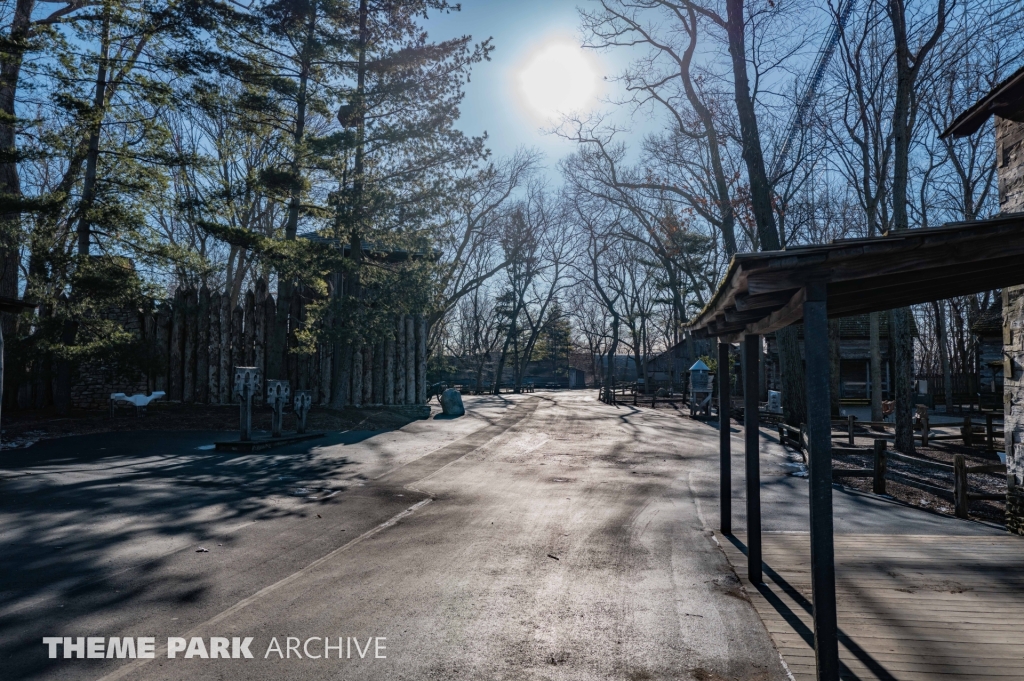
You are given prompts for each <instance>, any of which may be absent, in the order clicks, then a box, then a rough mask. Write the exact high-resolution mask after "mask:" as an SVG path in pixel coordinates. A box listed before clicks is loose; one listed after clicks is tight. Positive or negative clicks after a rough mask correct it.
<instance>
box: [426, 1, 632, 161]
mask: <svg viewBox="0 0 1024 681" xmlns="http://www.w3.org/2000/svg"><path fill="white" fill-rule="evenodd" d="M579 4H580V3H579V1H578V0H466V1H464V2H463V5H462V11H461V12H458V13H454V14H452V15H449V16H440V17H432V18H430V19H429V20H428V21H427V22H426V23H425V27H426V29H427V31H428V32H429V34H430V36H431V38H432V39H435V40H439V39H445V38H450V37H455V36H459V35H465V34H469V35H471V36H473V40H474V42H478V41H480V40H483V39H486V38H488V37H491V38H493V43H494V46H495V50H494V52H493V54H492V57H491V61H490V62H485V63H483V64H479V65H477V66H476V67H475V68H474V70H473V75H472V81H471V82H470V83H469V85H468V86H467V88H466V99H465V101H464V104H463V107H462V125H461V127H462V129H463V130H464V131H465V132H467V133H469V134H480V133H482V132H484V131H487V133H488V135H489V140H488V146H489V147H490V148H491V150H492V151H494V153H495V155H497V156H505V155H508V154H511V153H512V152H513V151H515V149H516V148H517V147H519V146H527V147H535V148H537V149H540V150H541V151H542V152H544V154H545V155H546V157H547V162H548V164H549V166H553V165H554V164H555V162H556V161H557V160H558V159H559V158H560V157H562V156H564V155H566V154H567V153H569V152H571V151H572V149H573V147H572V145H571V144H569V143H568V142H566V141H564V140H561V139H558V138H557V137H555V136H553V135H550V134H545V133H544V132H543V131H542V128H543V127H544V126H543V124H542V121H541V120H540V119H539V118H538V117H537V116H536V115H535V114H533V113H532V112H531V110H530V109H529V108H528V107H527V106H526V105H525V103H524V102H523V101H522V98H521V95H520V92H519V89H518V85H517V80H516V76H517V73H518V71H519V70H521V69H522V68H523V67H524V66H525V64H526V63H527V62H528V60H529V58H530V57H531V56H532V55H533V54H535V53H536V52H537V51H539V50H540V49H542V48H543V47H544V46H546V45H549V44H551V43H555V42H563V41H573V42H575V43H576V44H579V36H578V32H577V24H578V21H577V14H576V6H577V5H579ZM591 58H592V61H593V62H594V63H595V65H596V67H597V69H598V71H599V74H600V75H602V76H603V75H613V74H614V73H615V72H616V71H618V70H619V69H621V66H616V60H615V58H614V57H613V56H612V55H607V54H592V57H591Z"/></svg>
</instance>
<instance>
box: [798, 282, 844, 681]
mask: <svg viewBox="0 0 1024 681" xmlns="http://www.w3.org/2000/svg"><path fill="white" fill-rule="evenodd" d="M826 301H827V289H826V286H825V284H823V283H816V282H812V283H810V284H808V285H807V300H806V302H805V303H804V356H805V358H806V367H807V368H806V372H807V430H808V443H807V444H808V450H809V452H808V457H807V460H808V476H807V477H808V485H809V488H810V489H809V497H810V521H811V533H810V534H811V536H810V540H811V596H812V601H813V604H814V613H813V617H814V658H815V668H816V670H817V678H818V681H839V639H838V627H837V624H836V568H835V547H834V543H833V535H832V422H831V419H832V410H831V406H830V404H829V402H830V400H831V386H830V384H829V339H828V304H827V302H826Z"/></svg>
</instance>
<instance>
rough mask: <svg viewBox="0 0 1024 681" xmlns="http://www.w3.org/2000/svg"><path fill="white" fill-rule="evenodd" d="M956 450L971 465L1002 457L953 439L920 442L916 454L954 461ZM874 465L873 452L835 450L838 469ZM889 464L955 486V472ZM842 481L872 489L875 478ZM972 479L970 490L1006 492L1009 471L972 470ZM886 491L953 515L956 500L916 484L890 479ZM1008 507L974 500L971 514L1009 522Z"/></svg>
mask: <svg viewBox="0 0 1024 681" xmlns="http://www.w3.org/2000/svg"><path fill="white" fill-rule="evenodd" d="M836 433H838V431H836ZM856 445H857V446H858V447H868V446H870V441H869V438H862V437H858V438H857V441H856ZM955 454H963V455H964V458H965V459H966V460H967V465H968V466H980V465H983V464H992V463H999V457H998V456H996V454H995V452H988V451H985V450H984V449H980V448H967V447H964V446H963V445H960V444H952V443H949V442H938V443H935V444H929V446H928V447H921V446H918V447H917V451H916V453H915V454H914V456H916V457H918V458H922V459H928V460H931V461H936V462H938V463H946V464H950V465H952V463H953V456H954V455H955ZM873 466H874V457H873V455H871V454H863V455H861V454H854V455H840V454H838V453H834V456H833V467H834V468H836V469H841V468H872V467H873ZM888 467H889V470H891V471H894V472H897V473H902V474H903V475H906V476H907V477H910V478H913V479H915V480H919V481H921V482H923V483H926V484H929V485H935V486H936V487H942V488H945V489H949V490H952V489H953V473H952V472H948V473H946V472H943V471H936V470H931V469H927V468H923V467H921V466H915V465H913V464H907V463H904V462H902V461H893V460H890V461H889V462H888ZM840 482H841V483H842V484H843V485H845V486H847V487H850V488H853V489H857V490H861V491H863V492H871V487H872V481H871V478H843V479H842V480H841V481H840ZM968 482H969V484H970V491H971V492H974V493H979V492H984V493H1001V492H1006V475H1005V474H1003V473H972V474H971V475H970V476H969V481H968ZM886 492H887V493H888V494H889V496H891V497H893V498H895V499H899V500H900V501H903V502H905V503H908V504H910V505H912V506H917V507H920V508H922V509H925V510H930V511H933V512H935V513H941V514H944V515H953V502H951V501H948V500H946V499H942V498H940V497H937V496H935V495H933V494H929V493H927V492H923V491H921V490H919V489H917V488H915V487H909V486H907V485H901V484H900V483H898V482H893V481H892V480H889V481H886ZM1005 507H1006V504H1005V503H1004V502H1001V501H972V502H971V504H970V516H971V517H972V518H975V519H978V520H986V521H989V522H994V523H999V524H1003V523H1004V522H1005V518H1004V515H1005Z"/></svg>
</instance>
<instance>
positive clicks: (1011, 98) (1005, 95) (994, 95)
mask: <svg viewBox="0 0 1024 681" xmlns="http://www.w3.org/2000/svg"><path fill="white" fill-rule="evenodd" d="M992 115H996V116H999V117H1000V118H1007V119H1009V120H1011V121H1017V122H1018V123H1024V66H1022V67H1021V68H1019V69H1017V70H1016V71H1015V72H1014V73H1013V74H1012V75H1011V76H1010V77H1009V78H1007V79H1006V80H1004V81H1003V82H1001V83H999V84H998V85H996V86H995V87H994V88H992V90H991V91H990V92H989V93H988V94H987V95H985V96H984V97H982V98H981V99H980V100H978V102H976V103H975V104H974V106H972V107H971V108H969V109H968V110H967V111H964V112H963V113H962V114H960V115H959V116H957V117H956V120H954V121H953V122H952V123H951V124H950V126H949V127H948V128H946V130H945V131H944V132H943V133H942V137H948V136H950V135H952V136H953V137H966V136H967V135H973V134H974V133H976V132H977V131H978V130H980V129H981V126H983V125H985V121H987V120H988V119H989V118H990V117H991V116H992Z"/></svg>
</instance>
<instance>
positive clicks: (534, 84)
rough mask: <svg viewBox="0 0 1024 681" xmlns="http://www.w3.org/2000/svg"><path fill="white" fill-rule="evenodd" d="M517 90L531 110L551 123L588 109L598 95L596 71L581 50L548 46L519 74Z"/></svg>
mask: <svg viewBox="0 0 1024 681" xmlns="http://www.w3.org/2000/svg"><path fill="white" fill-rule="evenodd" d="M519 90H520V92H521V93H522V96H523V99H524V100H525V102H526V104H527V106H529V108H530V109H532V110H533V111H534V112H536V113H537V114H538V115H540V116H541V117H543V118H545V119H547V120H551V119H554V118H557V117H558V116H559V115H561V114H566V113H569V112H571V111H579V110H583V109H586V108H588V106H589V105H590V104H591V103H592V102H593V100H594V98H595V97H596V95H597V72H596V70H595V68H594V66H593V64H592V62H591V59H590V57H589V56H588V55H587V54H585V53H584V51H583V50H582V49H581V48H580V47H577V46H576V45H573V44H572V43H568V42H558V43H551V44H548V45H545V46H543V47H541V48H540V49H539V50H537V52H536V53H534V54H533V55H532V56H531V57H530V58H529V59H528V60H527V62H526V64H525V66H523V68H522V69H521V70H520V71H519Z"/></svg>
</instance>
